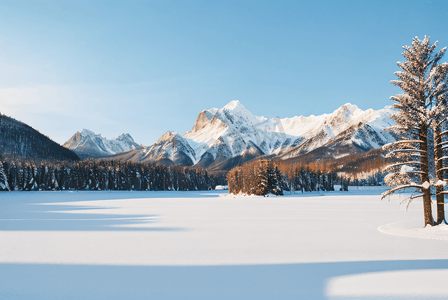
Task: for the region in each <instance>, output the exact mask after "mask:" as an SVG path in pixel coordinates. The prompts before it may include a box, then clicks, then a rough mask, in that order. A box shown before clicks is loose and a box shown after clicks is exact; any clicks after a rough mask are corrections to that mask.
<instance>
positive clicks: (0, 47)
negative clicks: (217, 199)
mask: <svg viewBox="0 0 448 300" xmlns="http://www.w3.org/2000/svg"><path fill="white" fill-rule="evenodd" d="M447 13H448V1H446V0H442V1H410V0H406V1H392V0H388V1H379V0H375V1H364V0H357V1H341V0H339V1H286V0H277V1H264V0H253V1H249V0H236V1H232V0H223V1H214V0H205V1H194V0H191V1H190V0H179V1H174V0H158V1H141V2H140V1H110V0H108V1H94V0H87V1H81V0H76V1H75V0H73V1H70V0H61V1H38V0H33V1H17V0H15V1H1V0H0V112H1V113H3V114H6V115H9V116H12V117H14V118H16V119H18V120H21V121H23V122H25V123H28V124H29V125H31V126H33V127H34V128H36V129H38V130H39V131H40V132H42V133H44V134H45V135H47V136H49V137H51V138H52V139H54V140H55V141H57V142H59V143H63V142H65V141H66V140H68V139H69V138H70V137H71V136H72V135H73V134H74V133H75V132H76V131H81V130H82V129H83V128H88V129H91V130H93V131H94V132H96V133H101V134H102V135H103V136H105V137H107V138H113V137H115V136H117V135H120V134H121V133H124V132H127V133H130V134H131V135H132V136H133V137H134V139H135V141H136V142H137V143H142V144H144V145H151V144H152V143H154V142H156V141H157V139H158V138H159V137H160V136H161V135H162V134H163V133H165V132H166V131H167V130H172V131H177V132H179V133H181V134H183V133H184V132H186V131H188V130H190V129H191V127H192V126H193V124H194V121H195V119H196V117H197V115H198V114H199V112H200V111H202V110H203V109H209V108H212V107H218V108H220V107H222V106H224V105H225V104H227V103H228V102H230V101H231V100H240V102H241V103H242V104H243V105H244V106H245V107H246V108H247V109H248V110H250V111H251V112H252V113H253V114H255V115H263V116H265V117H274V116H278V117H281V118H283V117H292V116H295V115H305V116H307V115H311V114H314V115H319V114H322V113H330V112H332V111H333V110H335V109H337V108H338V107H339V106H341V105H343V104H344V103H346V102H350V103H352V104H356V105H358V106H359V107H360V108H362V109H368V108H373V109H380V108H383V107H384V106H386V105H390V104H391V103H392V102H391V101H390V100H389V97H390V96H391V95H394V94H397V93H400V90H398V88H396V87H394V86H392V85H391V84H390V83H389V81H390V80H391V79H395V76H394V74H393V73H394V71H397V70H398V67H397V66H396V62H397V61H399V60H402V56H401V52H402V46H403V45H406V44H407V45H409V44H411V42H412V38H413V37H414V36H419V37H420V38H423V37H424V35H429V36H431V41H433V42H434V41H436V40H439V45H440V46H441V47H445V46H448V18H447ZM441 47H439V49H440V48H441ZM444 61H448V56H446V57H445V58H444Z"/></svg>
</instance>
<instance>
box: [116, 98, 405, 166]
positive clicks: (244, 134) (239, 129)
mask: <svg viewBox="0 0 448 300" xmlns="http://www.w3.org/2000/svg"><path fill="white" fill-rule="evenodd" d="M392 114H393V111H392V109H391V108H390V107H385V108H383V109H380V110H373V109H368V110H365V111H364V110H361V109H359V108H358V107H357V106H356V105H353V104H350V103H346V104H344V105H342V106H341V107H339V108H338V109H336V110H335V111H334V112H332V113H328V114H322V115H319V116H314V115H311V116H308V117H305V116H294V117H292V118H283V119H280V118H277V117H276V118H270V119H268V118H265V117H263V116H255V115H253V114H252V113H251V112H250V111H249V110H247V109H246V108H245V107H244V106H243V105H242V104H241V103H240V102H239V101H238V100H233V101H231V102H229V103H228V104H227V105H225V106H224V107H223V108H221V109H217V108H212V109H208V110H202V111H201V112H200V113H199V115H198V117H197V118H196V121H195V122H194V125H193V127H192V129H191V130H190V131H187V132H186V133H185V134H183V135H180V134H179V133H177V132H174V131H173V132H172V131H168V132H166V133H165V134H164V135H163V136H162V137H161V138H159V140H158V141H157V143H155V144H153V145H152V146H149V147H144V148H143V149H140V150H133V151H131V153H128V154H117V155H115V156H113V158H114V159H118V160H132V161H143V162H156V163H157V162H159V163H164V164H182V165H186V166H195V167H202V168H208V169H213V170H229V168H231V167H233V166H235V165H239V164H242V163H244V162H246V161H249V160H251V159H254V158H257V157H263V156H266V157H277V158H280V159H283V160H288V159H289V158H292V157H297V156H300V155H303V154H306V153H309V152H311V151H313V150H316V149H319V148H325V149H327V151H326V153H329V154H328V155H329V156H331V153H334V155H333V156H334V157H332V158H336V156H338V157H340V156H341V155H349V154H354V153H363V152H367V151H369V150H372V149H378V148H380V147H381V146H382V145H384V144H385V143H389V142H393V141H395V140H396V139H397V137H396V136H394V134H393V133H392V132H391V131H388V130H383V129H384V128H386V127H390V126H392V125H394V121H393V120H392V119H391V116H392ZM320 152H322V153H324V152H325V151H320ZM131 154H132V155H131Z"/></svg>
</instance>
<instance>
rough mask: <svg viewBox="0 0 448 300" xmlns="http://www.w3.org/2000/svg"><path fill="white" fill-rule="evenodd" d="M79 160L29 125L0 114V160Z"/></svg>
mask: <svg viewBox="0 0 448 300" xmlns="http://www.w3.org/2000/svg"><path fill="white" fill-rule="evenodd" d="M2 157H3V158H6V157H7V158H10V159H22V158H31V159H46V160H53V159H54V160H69V161H73V160H79V157H78V155H76V154H75V153H74V152H72V151H70V150H69V149H66V148H64V147H62V146H61V145H59V144H58V143H56V142H54V141H52V140H51V139H49V138H48V137H46V136H45V135H43V134H41V133H40V132H38V131H37V130H35V129H33V128H32V127H30V126H29V125H27V124H25V123H22V122H20V121H17V120H15V119H13V118H10V117H7V116H4V115H1V114H0V159H2Z"/></svg>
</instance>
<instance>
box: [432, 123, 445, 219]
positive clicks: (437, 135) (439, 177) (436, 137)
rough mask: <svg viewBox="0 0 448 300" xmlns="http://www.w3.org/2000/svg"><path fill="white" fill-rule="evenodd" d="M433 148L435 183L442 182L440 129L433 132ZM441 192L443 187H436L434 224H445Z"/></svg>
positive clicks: (443, 197) (443, 201)
mask: <svg viewBox="0 0 448 300" xmlns="http://www.w3.org/2000/svg"><path fill="white" fill-rule="evenodd" d="M434 142H435V143H434V146H435V160H436V161H435V165H436V182H437V183H440V182H441V181H443V170H441V169H442V168H443V160H442V159H441V158H442V155H443V153H442V145H441V144H440V143H441V142H442V137H441V136H440V128H435V130H434ZM442 192H443V185H437V188H436V194H437V196H436V197H437V222H436V224H442V223H446V221H445V195H444V194H443V193H442Z"/></svg>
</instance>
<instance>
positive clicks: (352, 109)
mask: <svg viewBox="0 0 448 300" xmlns="http://www.w3.org/2000/svg"><path fill="white" fill-rule="evenodd" d="M341 108H344V109H347V110H348V111H350V112H351V113H353V112H355V111H357V110H358V109H359V107H358V106H356V105H354V104H351V103H348V102H347V103H345V104H344V105H342V106H341Z"/></svg>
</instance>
